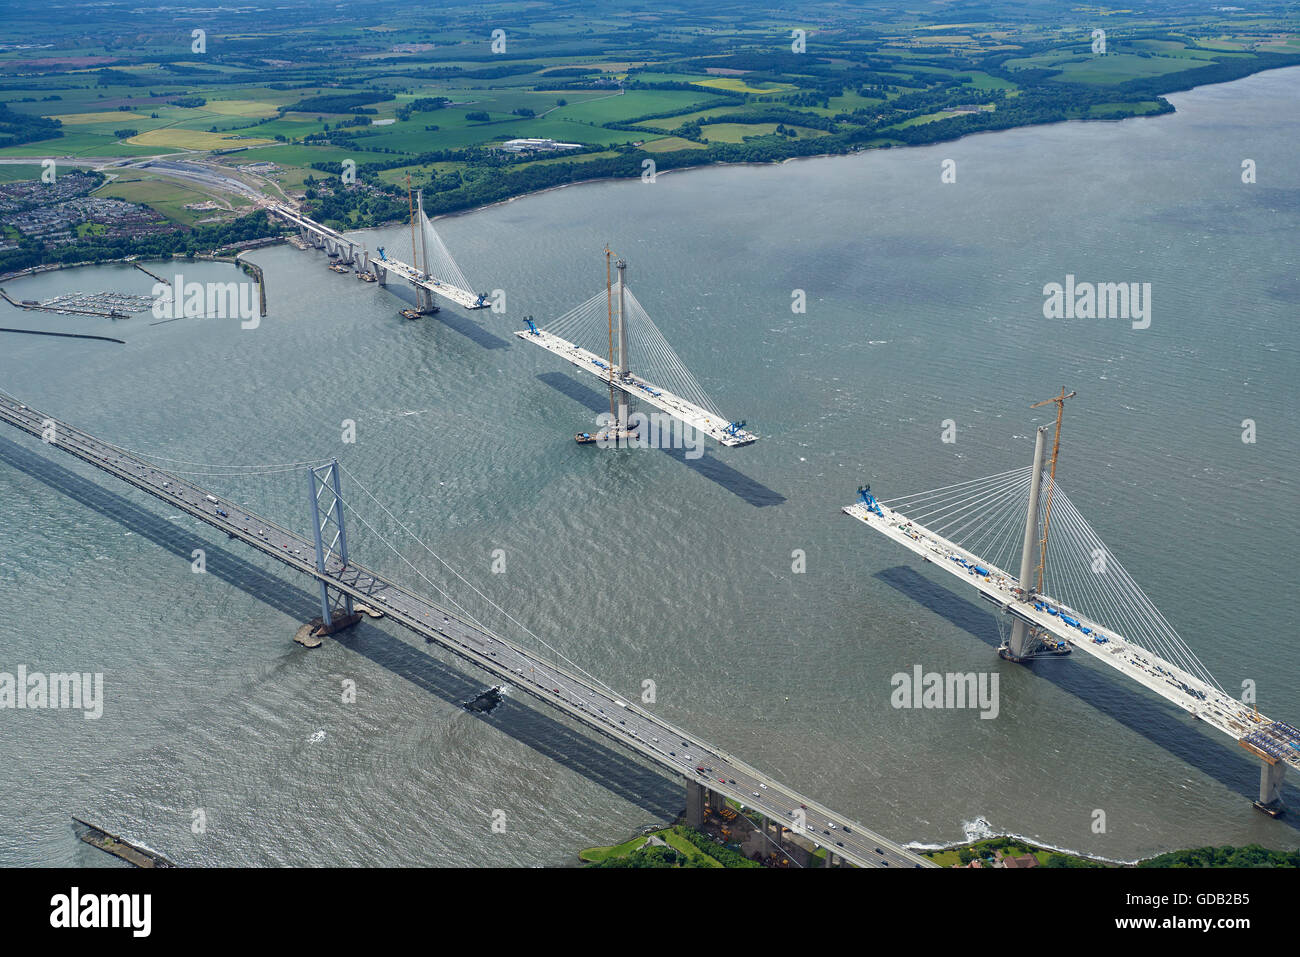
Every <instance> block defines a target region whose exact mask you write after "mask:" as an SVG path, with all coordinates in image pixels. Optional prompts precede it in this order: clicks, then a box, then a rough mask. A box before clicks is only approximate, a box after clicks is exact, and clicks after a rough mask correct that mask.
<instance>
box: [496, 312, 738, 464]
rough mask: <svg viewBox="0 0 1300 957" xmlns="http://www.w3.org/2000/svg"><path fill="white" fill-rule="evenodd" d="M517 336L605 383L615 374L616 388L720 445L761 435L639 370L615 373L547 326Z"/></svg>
mask: <svg viewBox="0 0 1300 957" xmlns="http://www.w3.org/2000/svg"><path fill="white" fill-rule="evenodd" d="M515 335H516V336H518V337H519V338H520V339H523V340H524V341H525V342H532V343H534V344H536V345H539V346H541V347H542V348H543V349H545V350H547V351H548V352H553V353H555V354H556V355H557V356H559V357H560V358H562V359H565V360H567V361H568V362H571V363H573V364H574V365H575V366H577V367H578V368H579V369H582V370H583V371H584V372H588V373H590V374H591V375H594V376H595V377H596V378H597V379H600V380H601V381H602V382H609V381H610V379H611V377H612V378H613V380H614V387H615V388H616V389H619V390H621V391H623V392H625V393H627V394H628V395H630V396H632V397H633V398H635V399H640V400H642V401H643V402H646V403H648V404H649V405H652V406H655V407H656V408H659V409H662V410H663V411H664V412H667V413H668V414H669V415H671V416H673V417H674V418H676V419H680V420H681V421H682V422H685V423H686V424H687V425H691V426H694V427H695V428H697V429H699V430H700V431H701V432H703V433H704V434H705V435H708V436H711V437H712V438H714V439H716V440H717V442H718V444H719V445H727V446H741V445H749V444H750V443H752V442H755V441H757V440H758V436H756V435H754V434H753V433H752V432H746V431H745V430H744V429H737V430H735V432H734V433H733V432H729V431H727V428H728V426H729V425H731V423H730V422H728V421H726V419H724V418H722V417H721V416H719V415H717V414H716V413H713V412H710V411H709V410H708V409H704V408H701V407H700V406H698V405H696V404H694V403H693V402H690V401H688V400H686V399H683V398H682V397H681V396H679V395H675V394H674V393H672V392H669V391H668V390H667V389H663V388H661V387H659V386H657V385H655V384H654V383H652V382H649V381H647V380H646V379H643V378H641V377H640V376H639V375H637V374H636V373H630V374H629V375H628V376H627V378H626V379H624V378H623V377H622V376H614V375H613V373H612V371H611V370H610V368H609V365H608V363H607V362H606V360H605V359H603V358H602V357H600V356H598V355H596V353H594V352H588V351H587V350H586V349H583V348H582V347H581V346H577V345H574V344H573V343H572V342H569V340H567V339H562V338H560V337H559V336H557V335H555V334H554V333H550V332H547V331H546V330H544V329H539V330H538V331H537V332H532V331H531V330H528V329H522V330H520V331H519V332H516V333H515Z"/></svg>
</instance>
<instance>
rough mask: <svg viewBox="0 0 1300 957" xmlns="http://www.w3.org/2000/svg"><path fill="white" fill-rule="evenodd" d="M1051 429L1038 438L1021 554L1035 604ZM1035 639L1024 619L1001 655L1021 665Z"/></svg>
mask: <svg viewBox="0 0 1300 957" xmlns="http://www.w3.org/2000/svg"><path fill="white" fill-rule="evenodd" d="M1046 438H1047V426H1045V425H1044V426H1040V427H1039V428H1038V430H1037V433H1036V434H1035V436H1034V469H1033V472H1031V473H1030V476H1029V511H1028V514H1026V515H1025V541H1024V545H1023V547H1022V548H1021V551H1020V588H1021V591H1022V593H1023V594H1022V596H1021V597H1022V598H1023V599H1024V600H1025V601H1033V598H1034V592H1035V589H1034V586H1033V584H1032V582H1031V580H1030V578H1031V576H1032V575H1033V573H1034V568H1035V567H1036V566H1037V564H1038V560H1037V554H1036V553H1037V551H1038V546H1039V538H1038V492H1039V487H1040V486H1041V485H1042V479H1043V446H1044V445H1045V444H1046ZM1036 640H1037V639H1036V638H1034V637H1033V636H1032V635H1031V634H1030V632H1029V626H1028V625H1027V624H1026V623H1025V622H1024V621H1023V620H1022V619H1020V618H1016V619H1015V623H1014V624H1013V625H1012V626H1011V637H1010V639H1008V641H1007V644H1006V645H1005V646H1004V647H1003V648H1002V649H999V653H1001V654H1002V655H1003V657H1005V658H1009V659H1010V660H1011V661H1020V660H1021V659H1023V658H1024V657H1025V655H1026V654H1027V653H1028V652H1030V651H1032V650H1033V645H1034V642H1035V641H1036Z"/></svg>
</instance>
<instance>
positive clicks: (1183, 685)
mask: <svg viewBox="0 0 1300 957" xmlns="http://www.w3.org/2000/svg"><path fill="white" fill-rule="evenodd" d="M842 511H843V512H844V513H845V514H847V515H850V516H852V517H853V518H856V519H857V520H858V521H860V522H863V523H864V524H866V525H868V526H869V527H871V528H873V529H874V530H876V531H877V532H880V533H881V534H882V535H885V536H886V537H888V538H891V539H893V540H894V541H896V542H898V543H899V544H901V545H903V546H905V547H906V548H908V549H910V550H911V551H913V552H915V553H916V554H918V555H920V556H921V558H923V559H925V560H926V561H927V562H930V563H931V564H933V565H934V566H935V567H936V568H942V569H943V570H944V571H947V572H951V573H952V574H954V575H956V576H957V577H959V578H961V579H962V580H963V581H965V582H966V583H967V584H969V585H974V586H975V588H976V589H978V590H979V593H980V595H981V597H983V598H984V599H985V600H987V601H989V602H991V603H992V604H994V605H997V606H998V607H999V608H1000V609H1002V610H1003V611H1005V612H1007V613H1008V614H1010V615H1014V616H1016V617H1018V618H1022V619H1024V620H1025V621H1026V622H1027V623H1029V624H1032V625H1037V626H1038V627H1039V628H1042V629H1044V630H1045V631H1047V632H1049V633H1051V634H1053V635H1056V636H1057V637H1058V638H1061V639H1063V640H1065V641H1067V642H1068V643H1069V644H1070V646H1071V647H1072V648H1074V649H1077V650H1081V651H1085V652H1087V653H1088V654H1090V655H1092V656H1093V657H1094V658H1097V659H1100V660H1101V661H1103V662H1105V663H1106V664H1108V665H1110V666H1111V667H1112V668H1114V669H1116V670H1117V671H1119V672H1121V673H1123V674H1124V675H1126V676H1127V677H1129V678H1132V679H1133V680H1134V681H1136V682H1138V683H1139V684H1141V685H1144V686H1145V687H1147V688H1149V689H1150V690H1152V691H1154V692H1155V693H1156V694H1158V695H1160V696H1161V697H1163V698H1167V699H1168V700H1170V701H1172V702H1173V703H1174V704H1176V705H1177V706H1178V707H1180V708H1182V709H1183V710H1184V711H1186V712H1188V713H1189V714H1192V715H1194V716H1195V717H1197V718H1199V719H1200V720H1202V721H1204V722H1205V723H1206V724H1208V725H1210V726H1211V727H1213V728H1215V729H1217V730H1219V731H1222V732H1223V733H1224V734H1227V735H1230V736H1231V737H1232V738H1233V739H1235V740H1237V741H1240V740H1241V739H1242V738H1244V737H1246V736H1248V735H1250V734H1251V733H1253V732H1254V731H1256V730H1258V729H1261V728H1264V727H1266V726H1268V725H1269V724H1272V723H1273V722H1272V721H1271V720H1270V719H1269V718H1266V717H1264V716H1263V715H1262V714H1259V713H1258V712H1257V711H1254V710H1253V709H1251V708H1248V707H1246V706H1245V705H1244V704H1242V703H1241V702H1240V701H1237V700H1236V699H1234V698H1232V697H1231V696H1229V695H1227V694H1225V693H1224V692H1223V691H1221V690H1220V689H1219V688H1216V687H1214V686H1212V685H1209V684H1206V683H1205V682H1204V681H1202V680H1201V679H1200V678H1197V677H1196V676H1195V675H1191V674H1188V673H1187V672H1186V671H1184V670H1183V669H1182V668H1180V667H1178V666H1177V665H1175V664H1173V663H1172V662H1168V661H1165V660H1164V659H1163V658H1161V657H1159V656H1158V655H1156V654H1155V653H1154V652H1151V651H1148V650H1147V649H1145V648H1142V647H1141V646H1139V645H1136V644H1134V643H1133V642H1131V641H1128V640H1126V639H1125V638H1124V637H1123V636H1122V635H1120V634H1119V633H1118V632H1117V631H1115V630H1114V629H1113V628H1110V627H1109V626H1107V625H1103V624H1101V623H1099V622H1096V621H1093V620H1092V619H1090V618H1088V617H1087V616H1085V615H1083V614H1081V613H1079V612H1077V611H1075V610H1074V609H1072V608H1070V606H1068V605H1066V604H1064V603H1063V602H1060V601H1057V600H1056V599H1055V598H1052V597H1051V596H1050V595H1039V596H1037V597H1036V599H1035V602H1026V601H1024V600H1022V599H1021V598H1020V597H1019V595H1018V594H1017V593H1016V592H1017V589H1019V586H1020V582H1019V581H1018V580H1017V578H1016V577H1015V576H1014V575H1012V574H1010V573H1009V572H1006V571H1003V570H1002V569H1000V568H998V567H997V566H996V565H994V564H993V563H992V562H988V561H985V560H984V559H982V558H980V557H979V556H978V555H976V554H974V553H973V552H969V551H967V550H966V549H964V548H962V547H961V546H960V545H957V544H955V543H954V542H951V541H949V540H948V539H946V538H944V537H943V536H941V535H939V534H937V533H936V532H933V531H931V530H929V529H927V528H925V527H924V526H922V525H919V524H917V523H915V522H913V521H912V520H910V519H909V518H908V517H907V516H906V515H903V514H902V513H901V512H895V511H894V510H893V509H891V508H889V507H888V506H885V505H881V511H883V512H884V516H883V517H882V516H879V515H876V514H875V513H874V512H871V511H870V510H869V509H868V508H867V506H865V505H863V504H861V503H858V504H854V505H847V506H845V507H844V508H843V509H842ZM954 557H955V558H962V559H965V560H966V561H967V562H968V563H970V564H972V565H980V566H981V567H983V568H985V569H986V570H987V571H989V572H990V573H991V574H990V575H988V576H983V575H977V574H976V573H975V572H974V571H973V570H971V569H969V568H967V567H965V566H963V565H962V564H961V563H960V562H956V561H953V558H954ZM1035 603H1041V604H1045V605H1049V606H1051V607H1052V608H1055V609H1056V610H1057V614H1055V615H1053V614H1050V613H1049V612H1047V611H1040V610H1038V609H1036V608H1035V607H1034V604H1035ZM1061 612H1065V613H1066V614H1069V615H1070V616H1071V617H1073V618H1076V619H1077V620H1078V621H1079V623H1080V624H1081V625H1083V626H1084V627H1086V628H1089V629H1091V632H1092V634H1091V635H1085V634H1084V633H1083V631H1082V629H1076V628H1074V627H1072V626H1071V625H1068V624H1066V623H1065V622H1064V621H1062V620H1061V617H1060V613H1061ZM1099 636H1100V637H1104V638H1105V639H1106V640H1105V641H1103V642H1098V641H1096V640H1095V639H1096V638H1097V637H1099ZM1283 760H1284V761H1285V762H1286V763H1287V764H1289V765H1290V766H1291V767H1295V768H1300V753H1295V752H1290V753H1287V754H1286V755H1285V757H1284V758H1283Z"/></svg>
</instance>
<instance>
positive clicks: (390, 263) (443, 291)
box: [370, 256, 491, 309]
mask: <svg viewBox="0 0 1300 957" xmlns="http://www.w3.org/2000/svg"><path fill="white" fill-rule="evenodd" d="M370 265H371V266H373V267H377V268H380V269H387V270H388V271H389V272H394V273H397V274H398V275H399V276H401V277H402V278H403V279H405V280H406V281H407V282H409V283H410V284H411V285H412V286H419V287H420V288H421V289H427V290H429V292H432V293H435V294H437V295H439V296H442V297H443V298H444V299H450V300H451V301H452V302H454V303H456V305H458V306H464V307H465V308H466V309H486V308H488V306H490V305H491V303H490V302H488V301H487V300H486V299H484V300H482V301H480V300H479V297H478V296H477V295H476V294H475V293H472V292H469V291H468V290H465V289H460V288H457V287H456V286H452V285H450V284H448V283H445V282H439V281H438V280H436V279H434V278H433V277H432V276H429V275H427V274H423V273H421V272H419V271H418V270H417V269H416V268H415V267H414V266H412V265H410V264H409V263H404V262H402V261H401V260H400V259H389V258H388V257H387V256H384V257H383V258H380V259H376V258H374V257H371V259H370Z"/></svg>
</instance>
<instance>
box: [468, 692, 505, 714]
mask: <svg viewBox="0 0 1300 957" xmlns="http://www.w3.org/2000/svg"><path fill="white" fill-rule="evenodd" d="M501 690H502V688H501V686H500V685H497V686H496V687H494V688H488V690H487V691H484V692H483V693H482V694H479V695H477V696H475V697H473V698H471V699H470V700H469V701H466V702H465V710H466V711H473V712H475V713H477V714H488V713H490V712H491V711H492V710H493V709H494V708H495V707H496V706H497V705H499V704H500V703H501Z"/></svg>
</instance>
